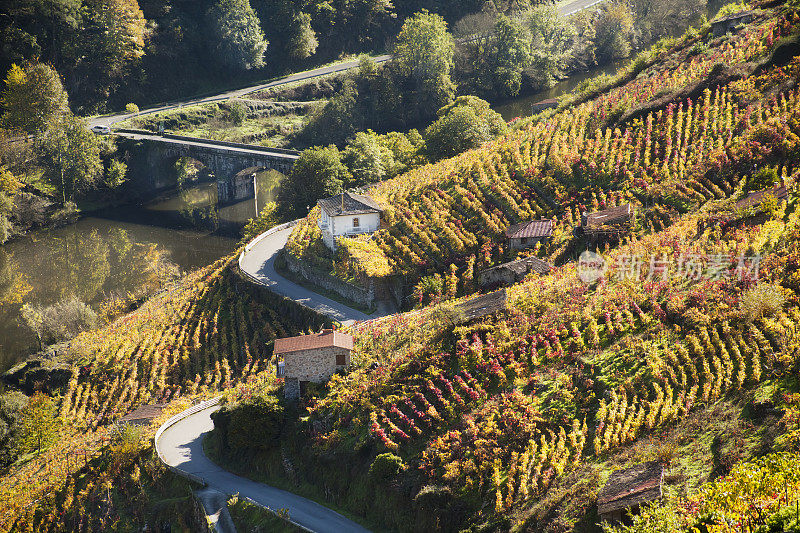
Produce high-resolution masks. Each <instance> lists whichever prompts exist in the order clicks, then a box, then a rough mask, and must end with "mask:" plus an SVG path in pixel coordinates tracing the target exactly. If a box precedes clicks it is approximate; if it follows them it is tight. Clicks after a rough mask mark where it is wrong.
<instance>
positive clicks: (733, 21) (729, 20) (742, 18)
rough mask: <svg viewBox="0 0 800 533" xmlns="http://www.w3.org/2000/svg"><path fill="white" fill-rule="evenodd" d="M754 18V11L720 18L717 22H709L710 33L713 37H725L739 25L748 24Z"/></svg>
mask: <svg viewBox="0 0 800 533" xmlns="http://www.w3.org/2000/svg"><path fill="white" fill-rule="evenodd" d="M754 16H755V11H752V10H750V11H742V12H740V13H734V14H732V15H728V16H727V17H722V18H720V19H717V20H712V21H711V31H712V32H713V33H714V37H719V36H721V35H725V34H726V33H728V32H729V31H733V30H734V29H736V27H737V26H738V25H739V24H749V23H751V22H752V21H753V18H754Z"/></svg>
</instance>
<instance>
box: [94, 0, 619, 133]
mask: <svg viewBox="0 0 800 533" xmlns="http://www.w3.org/2000/svg"><path fill="white" fill-rule="evenodd" d="M602 1H603V0H575V1H574V2H570V3H568V4H565V5H563V6H561V7H559V8H558V12H559V14H561V15H564V16H567V15H572V14H574V13H577V12H578V11H582V10H584V9H587V8H590V7H592V6H594V5H596V4H599V3H600V2H602ZM391 58H392V56H391V55H388V54H386V55H382V56H378V57H375V58H373V61H375V62H376V63H383V62H386V61H388V60H390V59H391ZM358 63H359V61H358V60H357V59H356V60H353V61H346V62H344V63H337V64H336V65H330V66H327V67H320V68H316V69H313V70H307V71H305V72H298V73H297V74H292V75H291V76H286V77H285V78H281V79H279V80H274V81H271V82H268V83H262V84H259V85H253V86H251V87H245V88H244V89H235V90H231V91H226V92H224V93H220V94H217V95H214V96H205V97H201V98H190V99H186V100H182V101H180V102H172V103H168V104H163V105H159V106H156V107H152V108H149V109H146V110H143V111H140V112H139V113H138V115H149V114H151V113H158V112H161V111H169V110H171V109H177V108H179V107H184V106H190V105H197V104H206V103H211V102H219V101H222V100H228V99H230V98H242V97H244V96H247V95H248V94H251V93H254V92H257V91H261V90H263V89H269V88H270V87H280V86H281V85H288V84H290V83H294V82H296V81H303V80H308V79H311V78H317V77H319V76H325V75H327V74H334V73H336V72H343V71H345V70H350V69H352V68H355V67H357V66H358ZM132 116H134V114H132V113H119V114H115V115H105V116H100V117H92V118H90V119H88V123H89V127H93V126H98V125H103V126H111V125H113V124H116V123H117V122H121V121H123V120H125V119H128V118H131V117H132Z"/></svg>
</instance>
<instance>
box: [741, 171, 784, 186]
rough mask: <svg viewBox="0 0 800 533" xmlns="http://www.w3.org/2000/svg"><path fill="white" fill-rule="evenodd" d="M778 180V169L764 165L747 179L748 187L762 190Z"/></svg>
mask: <svg viewBox="0 0 800 533" xmlns="http://www.w3.org/2000/svg"><path fill="white" fill-rule="evenodd" d="M777 182H778V171H777V170H776V169H775V168H774V167H764V168H761V169H759V170H758V171H757V172H754V173H753V174H751V175H750V176H749V177H748V179H747V189H748V190H750V191H760V190H762V189H766V188H767V187H772V186H773V185H775V183H777Z"/></svg>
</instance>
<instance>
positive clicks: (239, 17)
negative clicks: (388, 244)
mask: <svg viewBox="0 0 800 533" xmlns="http://www.w3.org/2000/svg"><path fill="white" fill-rule="evenodd" d="M208 20H209V23H210V26H211V30H212V33H213V35H214V37H215V44H213V47H214V50H215V52H216V54H217V57H218V58H219V60H220V61H221V62H222V63H223V64H225V65H227V66H229V67H231V68H234V69H245V70H248V69H252V68H261V67H263V66H264V53H265V52H266V51H267V45H268V44H269V42H268V41H267V40H266V38H265V37H264V32H263V31H261V23H260V21H259V20H258V17H257V16H256V13H255V11H253V8H252V7H251V6H250V2H249V0H219V2H217V3H216V4H215V5H214V7H212V8H211V9H210V10H209V12H208Z"/></svg>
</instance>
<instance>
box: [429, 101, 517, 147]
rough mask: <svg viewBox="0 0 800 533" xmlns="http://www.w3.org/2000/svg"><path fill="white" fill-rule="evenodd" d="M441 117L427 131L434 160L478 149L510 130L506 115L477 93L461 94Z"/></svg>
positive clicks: (441, 111) (443, 110)
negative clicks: (503, 115)
mask: <svg viewBox="0 0 800 533" xmlns="http://www.w3.org/2000/svg"><path fill="white" fill-rule="evenodd" d="M439 117H440V118H439V120H437V121H436V122H434V123H433V124H431V125H430V126H429V127H428V129H427V130H425V143H426V147H427V151H428V155H429V156H430V158H431V160H437V159H444V158H447V157H452V156H454V155H457V154H460V153H461V152H465V151H467V150H469V149H472V148H477V147H478V146H480V145H481V144H483V143H484V142H486V141H488V140H490V139H493V138H494V137H496V136H498V135H500V134H502V133H505V132H506V131H508V126H507V125H506V123H505V121H504V120H503V117H501V116H500V114H499V113H497V112H496V111H493V110H492V109H491V108H490V107H489V103H488V102H486V101H484V100H481V99H480V98H477V97H475V96H460V97H458V98H457V99H456V100H455V102H453V103H452V104H450V105H448V106H445V107H443V108H442V109H440V110H439Z"/></svg>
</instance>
